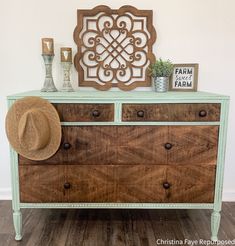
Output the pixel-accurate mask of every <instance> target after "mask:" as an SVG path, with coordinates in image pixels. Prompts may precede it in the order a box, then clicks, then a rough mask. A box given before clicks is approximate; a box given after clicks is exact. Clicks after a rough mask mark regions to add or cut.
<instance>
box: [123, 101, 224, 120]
mask: <svg viewBox="0 0 235 246" xmlns="http://www.w3.org/2000/svg"><path fill="white" fill-rule="evenodd" d="M122 120H123V121H219V120H220V104H218V103H195V104H194V103H193V104H189V103H176V104H173V103H162V104H127V103H124V104H123V105H122Z"/></svg>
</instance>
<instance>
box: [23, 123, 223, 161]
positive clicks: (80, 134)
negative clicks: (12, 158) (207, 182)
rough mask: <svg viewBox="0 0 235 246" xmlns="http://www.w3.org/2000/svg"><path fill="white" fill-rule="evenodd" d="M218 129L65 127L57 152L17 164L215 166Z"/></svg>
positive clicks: (213, 127) (216, 127)
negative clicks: (46, 157)
mask: <svg viewBox="0 0 235 246" xmlns="http://www.w3.org/2000/svg"><path fill="white" fill-rule="evenodd" d="M218 132H219V127H218V126H64V127H63V138H62V142H61V146H60V149H59V150H58V151H57V153H56V154H55V155H54V156H52V157H51V158H49V159H48V160H44V161H31V160H28V159H26V158H24V157H22V156H19V164H40V163H47V164H82V165H97V164H106V165H111V164H113V165H117V164H125V165H126V164H131V165H138V164H143V163H144V164H147V165H161V164H172V165H176V164H212V165H215V164H216V160H217V150H218Z"/></svg>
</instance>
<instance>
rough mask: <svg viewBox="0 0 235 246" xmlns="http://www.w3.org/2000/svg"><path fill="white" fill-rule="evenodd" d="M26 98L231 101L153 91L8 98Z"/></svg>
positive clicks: (199, 94) (200, 94)
mask: <svg viewBox="0 0 235 246" xmlns="http://www.w3.org/2000/svg"><path fill="white" fill-rule="evenodd" d="M25 96H39V97H42V98H45V99H48V100H52V101H53V100H58V101H59V100H61V99H62V100H63V99H64V100H68V101H69V100H76V101H80V100H86V101H87V100H91V101H98V100H102V101H103V100H109V101H111V100H125V101H128V100H137V101H140V102H141V101H142V100H143V101H148V100H154V101H156V100H159V101H162V100H165V99H168V100H171V101H175V100H189V101H193V100H194V99H196V100H204V99H205V100H207V99H208V100H213V99H215V100H217V101H218V100H223V99H229V97H228V96H225V95H219V94H215V93H208V92H201V91H198V92H172V91H169V92H166V93H156V92H153V91H128V92H123V91H105V92H103V91H85V90H83V91H82V90H80V91H75V92H70V93H67V92H40V91H27V92H23V93H18V94H15V95H10V96H8V99H19V98H22V97H25Z"/></svg>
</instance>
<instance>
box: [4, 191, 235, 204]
mask: <svg viewBox="0 0 235 246" xmlns="http://www.w3.org/2000/svg"><path fill="white" fill-rule="evenodd" d="M0 200H11V188H1V189H0ZM223 201H224V202H235V190H229V191H224V192H223Z"/></svg>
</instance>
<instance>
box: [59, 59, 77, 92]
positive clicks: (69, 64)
mask: <svg viewBox="0 0 235 246" xmlns="http://www.w3.org/2000/svg"><path fill="white" fill-rule="evenodd" d="M61 66H62V68H63V73H64V76H63V77H64V82H63V85H62V89H61V91H66V92H72V91H74V89H73V87H72V84H71V82H70V69H71V67H72V62H61Z"/></svg>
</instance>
